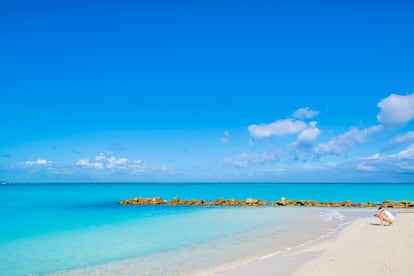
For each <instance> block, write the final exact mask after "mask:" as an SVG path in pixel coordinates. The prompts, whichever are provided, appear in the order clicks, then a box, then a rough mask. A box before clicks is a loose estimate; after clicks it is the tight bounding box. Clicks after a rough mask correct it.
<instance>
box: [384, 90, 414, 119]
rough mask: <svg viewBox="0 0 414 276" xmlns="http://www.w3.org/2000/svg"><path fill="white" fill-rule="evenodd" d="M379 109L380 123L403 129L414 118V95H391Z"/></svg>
mask: <svg viewBox="0 0 414 276" xmlns="http://www.w3.org/2000/svg"><path fill="white" fill-rule="evenodd" d="M378 107H379V108H380V112H379V114H378V115H377V120H378V122H380V123H382V124H384V125H386V126H390V127H401V126H403V125H405V124H406V123H407V122H408V121H410V120H412V119H413V118H414V93H413V94H410V95H406V96H403V95H396V94H391V95H390V96H388V97H387V98H385V99H383V100H381V101H380V102H379V103H378Z"/></svg>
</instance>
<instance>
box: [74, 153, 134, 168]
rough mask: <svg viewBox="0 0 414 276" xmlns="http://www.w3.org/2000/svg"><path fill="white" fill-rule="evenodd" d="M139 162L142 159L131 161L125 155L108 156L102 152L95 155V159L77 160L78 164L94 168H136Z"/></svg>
mask: <svg viewBox="0 0 414 276" xmlns="http://www.w3.org/2000/svg"><path fill="white" fill-rule="evenodd" d="M137 162H141V161H139V160H135V161H133V162H129V160H128V158H125V157H116V156H106V155H105V154H103V153H101V154H99V155H97V156H96V157H95V160H90V159H79V160H78V161H77V162H76V165H77V166H80V167H84V168H92V169H128V168H136V164H137ZM134 166H135V167H134Z"/></svg>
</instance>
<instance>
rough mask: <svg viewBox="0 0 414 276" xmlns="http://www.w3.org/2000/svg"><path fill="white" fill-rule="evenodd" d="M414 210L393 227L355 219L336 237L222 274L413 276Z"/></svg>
mask: <svg viewBox="0 0 414 276" xmlns="http://www.w3.org/2000/svg"><path fill="white" fill-rule="evenodd" d="M413 250H414V213H399V214H398V215H397V216H396V220H395V223H394V224H393V225H392V226H380V225H379V222H378V219H377V218H375V217H367V218H362V219H358V220H355V221H353V222H352V223H351V224H350V225H347V226H345V228H344V229H342V230H341V231H339V233H337V234H335V235H334V236H332V237H329V238H327V239H325V240H322V241H320V242H316V243H314V244H310V245H308V246H302V247H299V248H296V249H292V250H288V251H286V252H284V253H281V254H279V255H275V256H273V257H269V258H265V259H263V260H260V261H257V262H254V263H250V264H246V265H242V266H240V267H237V268H235V269H233V270H231V271H228V272H225V273H220V275H226V276H236V275H237V276H241V275H246V276H247V275H307V276H311V275H318V276H321V275H344V276H345V275H346V276H349V275H377V276H378V275H384V276H385V275H407V276H408V275H413V273H414V261H413V260H414V258H413V255H412V254H413Z"/></svg>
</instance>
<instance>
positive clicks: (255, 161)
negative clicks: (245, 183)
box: [224, 152, 279, 168]
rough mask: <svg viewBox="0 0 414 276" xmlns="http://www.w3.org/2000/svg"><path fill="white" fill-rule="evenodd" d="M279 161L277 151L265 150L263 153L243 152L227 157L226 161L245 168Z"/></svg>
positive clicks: (231, 164) (233, 165)
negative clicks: (269, 151)
mask: <svg viewBox="0 0 414 276" xmlns="http://www.w3.org/2000/svg"><path fill="white" fill-rule="evenodd" d="M278 161H279V156H278V154H276V153H268V152H263V153H262V154H257V153H255V152H252V153H242V154H239V155H236V156H233V157H231V158H227V159H225V160H224V162H225V163H226V164H228V165H230V166H232V167H237V168H245V167H247V166H249V165H263V164H265V163H275V162H278Z"/></svg>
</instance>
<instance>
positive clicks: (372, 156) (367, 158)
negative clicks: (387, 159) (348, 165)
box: [361, 153, 381, 160]
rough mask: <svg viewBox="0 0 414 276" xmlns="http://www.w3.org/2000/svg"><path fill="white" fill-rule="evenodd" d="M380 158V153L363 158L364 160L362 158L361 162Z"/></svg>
mask: <svg viewBox="0 0 414 276" xmlns="http://www.w3.org/2000/svg"><path fill="white" fill-rule="evenodd" d="M380 158H381V155H380V154H379V153H375V154H373V155H371V156H368V157H363V158H361V160H378V159H380Z"/></svg>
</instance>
